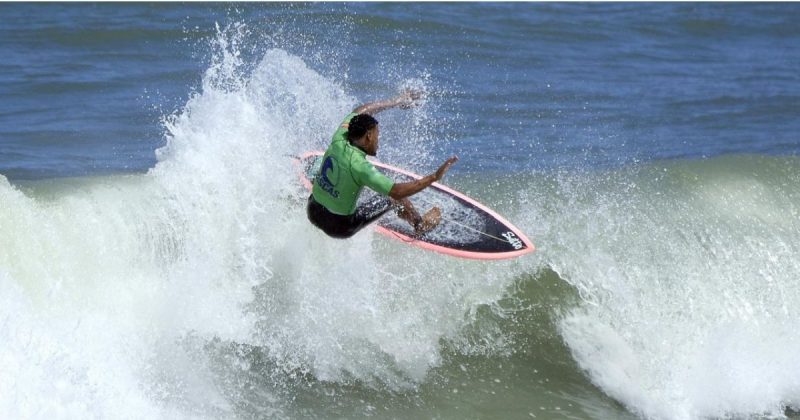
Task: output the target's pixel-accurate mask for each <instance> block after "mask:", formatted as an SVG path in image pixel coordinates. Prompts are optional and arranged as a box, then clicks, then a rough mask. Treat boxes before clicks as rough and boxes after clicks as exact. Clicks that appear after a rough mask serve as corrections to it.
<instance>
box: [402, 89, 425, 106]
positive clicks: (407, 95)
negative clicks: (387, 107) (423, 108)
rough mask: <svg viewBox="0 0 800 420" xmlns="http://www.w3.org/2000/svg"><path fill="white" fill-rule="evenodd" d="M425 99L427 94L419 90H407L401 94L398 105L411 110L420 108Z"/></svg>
mask: <svg viewBox="0 0 800 420" xmlns="http://www.w3.org/2000/svg"><path fill="white" fill-rule="evenodd" d="M424 97H425V92H423V91H421V90H418V89H406V90H404V91H402V92H400V96H398V97H397V103H398V105H399V106H400V108H402V109H409V108H413V107H415V106H418V105H419V104H420V102H421V100H422V99H423V98H424Z"/></svg>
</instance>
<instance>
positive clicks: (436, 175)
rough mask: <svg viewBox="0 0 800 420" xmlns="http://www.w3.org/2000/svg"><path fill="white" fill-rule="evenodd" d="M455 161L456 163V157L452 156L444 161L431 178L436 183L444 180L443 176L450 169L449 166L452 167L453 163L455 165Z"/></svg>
mask: <svg viewBox="0 0 800 420" xmlns="http://www.w3.org/2000/svg"><path fill="white" fill-rule="evenodd" d="M456 161H458V156H453V157H451V158H450V159H447V160H446V161H444V163H443V164H442V166H440V167H439V169H437V170H436V173H434V174H433V178H434V179H435V180H436V181H439V180H441V179H442V178H444V174H446V173H447V170H448V169H450V166H452V165H453V164H454V163H456Z"/></svg>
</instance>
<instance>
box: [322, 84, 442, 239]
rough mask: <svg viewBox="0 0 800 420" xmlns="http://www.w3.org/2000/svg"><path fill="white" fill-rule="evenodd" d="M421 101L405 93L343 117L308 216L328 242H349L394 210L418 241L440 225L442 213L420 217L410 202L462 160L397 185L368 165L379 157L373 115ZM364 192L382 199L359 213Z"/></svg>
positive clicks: (435, 209) (418, 96) (416, 95)
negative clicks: (366, 188)
mask: <svg viewBox="0 0 800 420" xmlns="http://www.w3.org/2000/svg"><path fill="white" fill-rule="evenodd" d="M421 98H422V94H421V93H420V92H417V91H410V90H407V91H403V92H402V93H401V94H400V95H399V96H397V97H395V98H393V99H388V100H385V101H377V102H370V103H367V104H364V105H361V106H359V107H357V108H356V109H354V110H353V112H351V113H350V114H348V115H347V117H345V119H344V121H343V122H342V124H341V126H340V127H339V128H338V129H337V130H336V132H335V133H333V139H332V140H331V144H330V146H329V147H328V150H326V151H325V155H324V156H323V157H322V166H321V167H320V170H319V173H318V174H317V175H316V176H315V178H314V186H313V188H312V191H311V196H309V197H308V206H307V207H306V212H307V214H308V220H309V221H311V223H312V224H313V225H314V226H316V227H318V228H320V229H321V230H322V231H323V232H325V233H326V234H328V236H331V237H334V238H342V239H344V238H349V237H351V236H353V235H355V234H356V233H357V232H358V231H360V230H361V229H362V228H364V227H365V226H367V225H369V224H370V223H372V222H374V221H376V220H378V219H379V218H380V217H381V216H383V215H384V214H385V213H386V212H388V211H389V210H392V209H394V210H395V211H396V212H397V215H398V216H399V217H400V218H402V219H403V220H405V221H407V222H408V223H409V224H411V226H412V227H413V228H414V232H415V234H416V235H417V236H420V235H424V234H425V233H427V232H429V231H430V230H431V229H433V228H435V227H436V226H437V225H438V224H439V222H440V221H441V211H440V210H439V208H438V207H433V208H432V209H430V210H429V211H428V212H427V213H425V215H424V216H420V214H419V213H418V212H417V210H416V209H415V208H414V206H413V205H412V204H411V201H409V200H408V197H410V196H412V195H414V194H416V193H418V192H420V191H422V190H424V189H425V188H427V187H429V186H430V185H431V184H433V183H434V182H436V181H439V180H441V179H442V177H444V175H445V173H447V170H448V169H450V166H451V165H452V164H453V163H455V162H456V161H457V160H458V157H456V156H453V157H451V158H449V159H447V160H446V161H445V162H444V163H443V164H442V166H440V167H439V169H437V170H436V172H434V173H432V174H430V175H428V176H426V177H424V178H422V179H418V180H416V181H411V182H399V183H396V182H394V181H393V180H392V179H391V178H389V177H387V176H386V175H383V174H382V173H380V172H378V170H377V169H375V167H374V166H373V165H372V164H371V163H370V162H369V161H368V160H367V159H366V157H367V155H369V156H375V154H376V153H377V152H378V136H379V129H378V121H377V120H376V119H375V118H374V117H373V115H374V114H377V113H379V112H381V111H385V110H387V109H390V108H396V107H400V108H403V109H409V108H412V107H414V106H416V105H418V103H419V100H420V99H421ZM364 187H368V188H370V189H372V190H374V191H375V192H377V193H378V194H380V196H379V197H378V199H377V200H374V201H373V202H371V203H369V204H368V205H367V206H364V207H365V208H364V209H358V210H357V209H356V205H357V202H358V197H359V195H361V190H362V189H363V188H364ZM387 196H388V197H389V198H388V199H387V198H386V197H387Z"/></svg>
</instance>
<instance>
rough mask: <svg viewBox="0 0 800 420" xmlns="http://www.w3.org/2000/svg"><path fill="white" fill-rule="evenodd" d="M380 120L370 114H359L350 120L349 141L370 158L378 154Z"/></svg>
mask: <svg viewBox="0 0 800 420" xmlns="http://www.w3.org/2000/svg"><path fill="white" fill-rule="evenodd" d="M378 134H379V129H378V120H376V119H375V118H373V117H372V116H371V115H368V114H358V115H356V116H354V117H353V118H351V119H350V124H349V125H348V127H347V140H348V141H350V144H352V145H353V146H357V147H359V148H360V149H361V150H363V151H364V152H366V153H367V154H368V155H370V156H375V154H376V153H377V152H378Z"/></svg>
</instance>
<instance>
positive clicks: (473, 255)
mask: <svg viewBox="0 0 800 420" xmlns="http://www.w3.org/2000/svg"><path fill="white" fill-rule="evenodd" d="M324 154H325V152H324V151H318V150H317V151H311V152H306V153H303V154H302V155H300V157H299V158H297V159H295V167H296V169H297V174H298V176H299V177H300V180H301V181H302V183H303V185H304V186H305V187H306V189H308V190H311V187H312V184H311V180H309V179H308V178H306V175H305V173H304V172H303V169H302V165H301V163H302V162H303V161H305V160H306V159H308V158H311V157H315V156H322V155H324ZM369 160H370V162H371V163H372V164H373V165H375V166H377V167H382V168H385V169H388V170H390V171H394V172H397V173H400V174H403V175H406V176H409V177H411V178H414V179H420V178H422V176H420V175H417V174H415V173H412V172H408V171H406V170H404V169H401V168H398V167H395V166H392V165H387V164H385V163H382V162H379V161H377V160H374V159H371V158H370V159H369ZM432 186H434V187H436V188H437V189H439V190H441V191H444V192H446V193H448V194H450V195H453V196H455V197H458V198H460V199H462V200H464V201H466V202H468V203H470V204H471V205H473V206H475V207H477V208H479V209H481V210H483V211H484V212H486V213H487V214H488V215H490V216H491V217H493V218H495V219H497V220H498V221H499V222H500V223H502V224H504V225H505V226H506V227H508V229H509V230H511V231H512V232H514V234H515V235H516V236H517V237H518V238H519V239H520V240H521V241H522V243H523V244H525V247H524V248H522V249H519V250H514V251H507V252H476V251H464V250H458V249H453V248H448V247H444V246H441V245H436V244H432V243H430V242H425V241H424V240H421V239H417V238H413V237H410V236H408V235H405V234H403V233H400V232H397V231H394V230H390V229H387V228H385V227H383V226H381V225H378V224H377V223H376V224H375V231H376V232H378V233H380V234H382V235H385V236H388V237H390V238H393V239H398V240H402V241H403V242H405V243H407V244H409V245H413V246H416V247H419V248H423V249H427V250H431V251H434V252H438V253H441V254H446V255H450V256H454V257H459V258H467V259H473V260H502V259H508V258H516V257H519V256H522V255H525V254H528V253H531V252H533V251H535V250H536V248H535V247H534V245H533V242H531V240H530V239H528V237H527V236H525V234H524V233H522V232H521V231H520V230H519V229H518V228H517V227H516V226H514V225H512V224H511V223H510V222H509V221H508V220H506V219H505V218H503V217H502V216H500V215H499V214H497V213H495V212H494V211H493V210H492V209H490V208H488V207H486V206H484V205H483V204H481V203H479V202H477V201H475V200H474V199H472V198H470V197H467V196H466V195H464V194H462V193H460V192H458V191H456V190H454V189H452V188H449V187H447V186H445V185H442V184H440V183H438V182H434V183H433V184H432Z"/></svg>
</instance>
